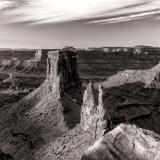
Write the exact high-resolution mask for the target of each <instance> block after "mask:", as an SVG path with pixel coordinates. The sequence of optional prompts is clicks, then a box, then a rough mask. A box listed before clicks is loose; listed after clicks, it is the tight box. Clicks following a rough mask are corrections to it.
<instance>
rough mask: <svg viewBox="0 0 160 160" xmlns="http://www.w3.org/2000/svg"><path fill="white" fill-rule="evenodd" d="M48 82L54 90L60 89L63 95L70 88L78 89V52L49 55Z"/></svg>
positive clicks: (65, 51)
mask: <svg viewBox="0 0 160 160" xmlns="http://www.w3.org/2000/svg"><path fill="white" fill-rule="evenodd" d="M47 80H48V81H49V82H50V84H51V85H52V90H55V88H56V87H57V88H60V90H61V92H62V94H63V92H65V91H67V89H69V87H71V86H72V87H78V85H79V82H80V80H79V77H78V73H77V59H76V51H72V50H65V49H63V50H59V51H53V52H49V53H48V59H47Z"/></svg>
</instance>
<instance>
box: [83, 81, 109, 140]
mask: <svg viewBox="0 0 160 160" xmlns="http://www.w3.org/2000/svg"><path fill="white" fill-rule="evenodd" d="M106 112H107V111H106V109H105V108H104V105H103V89H102V86H101V85H99V89H98V105H96V104H95V97H94V90H93V87H92V83H91V82H90V83H89V84H88V86H87V88H86V90H85V91H84V96H83V105H82V109H81V126H82V129H83V130H84V131H87V132H89V133H90V134H91V136H92V137H93V138H100V137H101V136H103V135H104V133H105V131H106V129H107V119H106V118H107V117H105V116H106Z"/></svg>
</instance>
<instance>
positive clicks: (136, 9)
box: [0, 0, 160, 24]
mask: <svg viewBox="0 0 160 160" xmlns="http://www.w3.org/2000/svg"><path fill="white" fill-rule="evenodd" d="M153 17H154V18H156V19H157V20H158V19H159V18H158V17H160V0H30V1H27V0H19V1H18V0H15V1H13V0H1V1H0V18H1V19H2V20H3V21H4V22H5V23H9V22H30V23H34V24H38V23H59V22H65V21H73V20H85V19H92V20H91V21H89V23H97V24H106V23H118V22H124V21H130V20H136V19H143V18H153Z"/></svg>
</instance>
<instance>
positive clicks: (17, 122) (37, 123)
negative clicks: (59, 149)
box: [0, 49, 78, 159]
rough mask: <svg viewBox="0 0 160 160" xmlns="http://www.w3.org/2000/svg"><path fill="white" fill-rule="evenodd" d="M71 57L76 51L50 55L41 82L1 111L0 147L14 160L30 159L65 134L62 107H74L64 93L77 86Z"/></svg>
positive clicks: (56, 52)
mask: <svg viewBox="0 0 160 160" xmlns="http://www.w3.org/2000/svg"><path fill="white" fill-rule="evenodd" d="M73 55H76V53H75V51H71V50H68V49H67V50H58V51H53V52H49V53H48V64H47V66H48V70H47V78H46V80H45V81H44V83H43V84H41V86H40V87H38V88H37V89H36V90H34V91H33V92H31V93H30V94H29V95H27V96H25V97H24V98H22V99H21V100H20V101H18V102H16V103H14V104H10V105H7V106H5V107H4V108H2V109H1V113H0V117H1V118H0V130H1V133H0V148H2V149H3V150H4V152H6V151H8V153H10V154H11V155H13V157H15V159H20V157H24V155H27V154H28V156H29V158H28V159H31V157H30V156H31V155H30V153H31V151H32V149H35V148H38V147H40V146H41V145H42V144H43V143H47V142H50V141H51V140H53V141H54V140H55V139H56V138H57V137H59V136H62V134H64V133H65V132H67V131H68V126H67V125H66V121H65V115H64V108H65V106H69V105H72V107H77V106H74V105H75V103H74V102H72V101H71V100H68V98H67V97H65V96H63V94H64V92H67V89H69V87H74V86H77V83H78V82H77V81H76V80H77V79H78V74H77V70H76V69H77V68H74V67H76V66H75V65H76V59H75V57H74V56H73ZM62 65H63V68H62ZM73 68H74V69H73ZM72 74H73V75H72ZM70 107H71V106H70ZM72 114H73V113H72ZM70 115H71V114H70ZM74 117H75V116H73V115H72V118H74ZM13 135H18V136H14V137H13ZM19 135H20V136H19ZM21 135H24V136H27V137H28V138H27V140H25V141H24V138H23V137H24V136H21ZM20 137H22V138H20ZM14 140H15V141H16V140H17V141H18V145H17V144H12V145H11V144H10V142H12V141H14ZM19 148H21V151H19Z"/></svg>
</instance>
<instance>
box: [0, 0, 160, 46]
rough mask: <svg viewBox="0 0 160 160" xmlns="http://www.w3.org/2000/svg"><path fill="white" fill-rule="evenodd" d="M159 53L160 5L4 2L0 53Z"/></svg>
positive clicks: (117, 0)
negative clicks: (139, 49)
mask: <svg viewBox="0 0 160 160" xmlns="http://www.w3.org/2000/svg"><path fill="white" fill-rule="evenodd" d="M135 45H150V46H157V47H160V0H0V48H62V47H64V46H74V47H76V48H88V47H104V46H135Z"/></svg>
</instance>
